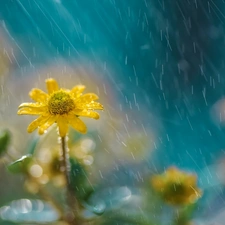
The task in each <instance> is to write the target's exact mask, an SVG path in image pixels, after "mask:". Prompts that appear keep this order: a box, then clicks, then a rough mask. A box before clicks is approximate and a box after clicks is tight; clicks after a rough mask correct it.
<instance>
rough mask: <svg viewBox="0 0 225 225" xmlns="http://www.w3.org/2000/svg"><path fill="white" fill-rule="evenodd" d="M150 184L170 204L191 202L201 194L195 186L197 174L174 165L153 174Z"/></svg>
mask: <svg viewBox="0 0 225 225" xmlns="http://www.w3.org/2000/svg"><path fill="white" fill-rule="evenodd" d="M151 184H152V187H153V189H154V190H155V191H156V192H157V193H158V194H159V195H160V196H161V197H162V199H163V200H164V201H165V202H167V203H169V204H172V205H188V204H192V203H194V202H195V201H197V200H198V199H199V198H200V197H201V195H202V192H201V190H200V189H199V188H198V187H197V176H196V175H195V174H189V173H186V172H184V171H181V170H179V169H177V168H176V167H170V168H169V169H167V170H166V171H165V172H164V173H163V174H160V175H154V176H153V177H152V179H151Z"/></svg>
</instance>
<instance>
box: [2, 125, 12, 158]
mask: <svg viewBox="0 0 225 225" xmlns="http://www.w3.org/2000/svg"><path fill="white" fill-rule="evenodd" d="M10 140H11V134H10V132H9V131H8V130H6V129H3V130H0V155H2V154H4V153H5V152H6V151H7V147H8V145H9V143H10Z"/></svg>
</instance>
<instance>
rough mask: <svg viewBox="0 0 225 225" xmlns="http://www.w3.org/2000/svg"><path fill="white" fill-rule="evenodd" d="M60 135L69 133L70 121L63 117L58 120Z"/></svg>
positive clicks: (63, 135)
mask: <svg viewBox="0 0 225 225" xmlns="http://www.w3.org/2000/svg"><path fill="white" fill-rule="evenodd" d="M57 124H58V129H59V135H60V137H65V136H66V135H67V133H68V123H67V120H66V119H65V118H63V117H59V119H58V120H57Z"/></svg>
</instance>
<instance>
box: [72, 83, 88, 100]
mask: <svg viewBox="0 0 225 225" xmlns="http://www.w3.org/2000/svg"><path fill="white" fill-rule="evenodd" d="M84 89H85V86H84V85H77V86H75V87H73V88H72V90H71V94H73V96H74V97H75V98H78V97H80V96H81V94H82V92H83V91H84Z"/></svg>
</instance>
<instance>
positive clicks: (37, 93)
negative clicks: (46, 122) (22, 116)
mask: <svg viewBox="0 0 225 225" xmlns="http://www.w3.org/2000/svg"><path fill="white" fill-rule="evenodd" d="M29 96H30V97H31V98H32V99H33V100H34V101H36V102H45V101H47V98H48V95H47V94H46V93H45V92H44V91H42V90H40V89H38V88H34V89H32V90H31V91H30V93H29Z"/></svg>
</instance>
